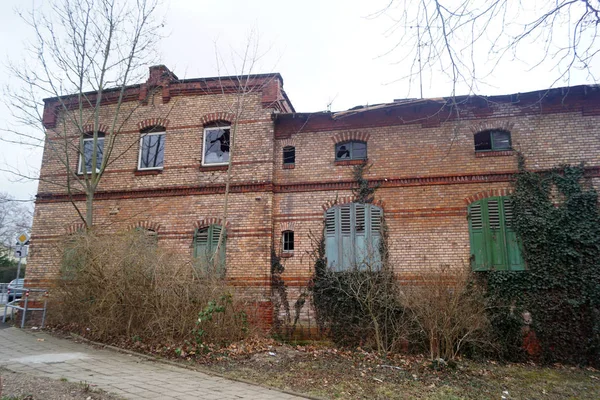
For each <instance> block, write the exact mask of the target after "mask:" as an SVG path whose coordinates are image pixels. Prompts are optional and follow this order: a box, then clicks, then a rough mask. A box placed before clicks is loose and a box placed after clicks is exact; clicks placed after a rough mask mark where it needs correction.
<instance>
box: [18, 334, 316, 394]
mask: <svg viewBox="0 0 600 400" xmlns="http://www.w3.org/2000/svg"><path fill="white" fill-rule="evenodd" d="M24 330H25V329H24ZM26 331H27V332H28V333H32V334H33V333H35V332H44V333H46V334H48V335H51V336H53V335H52V334H51V333H50V332H46V331H44V330H38V331H33V332H31V331H29V330H26ZM69 334H70V335H71V337H72V338H73V339H76V340H79V341H81V342H84V343H86V344H88V345H93V346H98V347H100V348H103V349H107V350H112V351H114V352H117V353H123V354H129V355H131V356H136V357H140V358H143V359H146V360H148V361H154V362H159V363H162V364H166V365H171V366H173V367H179V368H185V369H188V370H190V371H196V372H201V373H203V374H206V375H210V376H216V377H219V378H223V379H228V380H230V381H235V382H241V383H245V384H247V385H252V386H257V387H260V388H263V389H269V390H273V391H275V392H281V393H286V394H289V395H292V396H297V397H303V398H305V399H310V400H327V399H324V398H322V397H315V396H311V395H306V394H302V393H297V392H293V391H291V390H286V389H279V388H276V387H271V386H262V385H259V384H257V383H256V382H252V381H249V380H246V379H243V378H232V377H229V376H227V375H224V374H220V373H218V372H215V371H212V370H209V369H207V368H202V367H199V366H194V365H188V364H183V363H180V362H177V361H172V360H167V359H164V358H160V357H156V356H151V355H148V354H144V353H138V352H135V351H132V350H127V349H122V348H120V347H116V346H111V345H109V344H104V343H100V342H95V341H93V340H90V339H87V338H84V337H83V336H80V335H78V334H76V333H72V332H70V333H69Z"/></svg>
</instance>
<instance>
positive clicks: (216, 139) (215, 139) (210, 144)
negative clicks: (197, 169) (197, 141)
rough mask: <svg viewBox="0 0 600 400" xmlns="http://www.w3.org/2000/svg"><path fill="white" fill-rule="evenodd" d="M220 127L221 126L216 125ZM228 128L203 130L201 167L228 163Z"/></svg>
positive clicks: (214, 127)
mask: <svg viewBox="0 0 600 400" xmlns="http://www.w3.org/2000/svg"><path fill="white" fill-rule="evenodd" d="M218 125H222V124H218ZM229 145H230V126H212V127H207V128H204V155H203V157H202V165H209V164H227V163H229Z"/></svg>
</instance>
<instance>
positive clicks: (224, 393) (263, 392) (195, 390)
mask: <svg viewBox="0 0 600 400" xmlns="http://www.w3.org/2000/svg"><path fill="white" fill-rule="evenodd" d="M0 325H2V324H0ZM0 366H2V367H4V368H7V369H9V370H12V371H16V372H23V373H27V374H31V375H36V376H46V377H49V378H53V379H60V378H66V379H68V380H69V381H70V382H87V383H89V384H93V385H97V387H99V388H101V389H104V390H105V391H107V392H110V393H114V394H117V395H120V396H122V397H124V398H127V399H186V400H187V399H190V400H191V399H265V400H274V399H300V397H295V396H292V395H289V394H286V393H282V392H278V391H276V390H270V389H267V388H263V387H260V386H254V385H250V384H246V383H241V382H236V381H231V380H228V379H225V378H220V377H215V376H210V375H207V374H204V373H201V372H196V371H191V370H188V369H185V368H180V367H175V366H171V365H167V364H163V363H160V362H155V361H151V360H147V359H145V358H141V357H136V356H130V355H127V354H122V353H118V352H115V351H111V350H102V349H95V348H93V347H91V346H89V345H86V344H82V343H76V342H73V341H71V340H66V339H58V338H55V337H53V336H50V335H47V334H45V333H42V332H35V333H30V332H24V331H22V330H20V329H17V328H12V327H11V328H5V329H0Z"/></svg>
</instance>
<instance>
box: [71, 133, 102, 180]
mask: <svg viewBox="0 0 600 400" xmlns="http://www.w3.org/2000/svg"><path fill="white" fill-rule="evenodd" d="M81 153H82V154H81V156H80V157H79V166H78V168H77V173H79V174H83V173H84V172H85V173H87V174H91V173H92V168H93V162H92V160H93V159H94V138H93V134H92V133H88V134H86V135H85V136H84V138H83V149H82V151H81ZM103 156H104V133H102V132H98V136H97V141H96V172H100V166H101V165H102V159H103ZM84 165H85V171H84Z"/></svg>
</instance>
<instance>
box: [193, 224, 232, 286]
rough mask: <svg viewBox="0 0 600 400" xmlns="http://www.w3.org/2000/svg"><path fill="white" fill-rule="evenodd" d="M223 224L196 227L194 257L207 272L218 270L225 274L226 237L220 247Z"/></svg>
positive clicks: (217, 271) (221, 274)
mask: <svg viewBox="0 0 600 400" xmlns="http://www.w3.org/2000/svg"><path fill="white" fill-rule="evenodd" d="M221 229H222V227H221V225H210V226H207V227H205V228H200V229H196V232H195V233H194V258H196V261H197V264H198V265H199V266H200V267H201V268H202V269H203V270H204V271H206V272H213V271H214V272H216V273H217V274H218V275H220V276H224V275H225V255H226V253H225V244H226V240H225V239H226V237H225V236H223V241H222V243H221V245H220V246H219V248H218V251H217V246H218V243H219V236H220V235H221Z"/></svg>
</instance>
